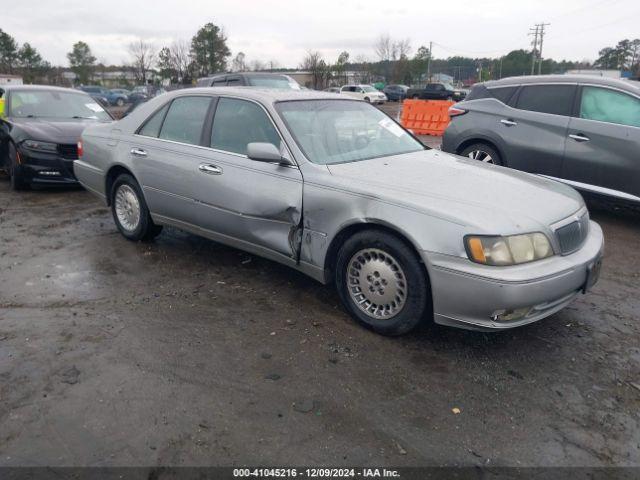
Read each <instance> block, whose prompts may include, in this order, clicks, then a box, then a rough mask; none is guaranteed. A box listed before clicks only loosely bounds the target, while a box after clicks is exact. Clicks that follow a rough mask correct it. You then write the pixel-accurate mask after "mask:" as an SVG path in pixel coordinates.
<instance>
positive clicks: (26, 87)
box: [0, 85, 86, 95]
mask: <svg viewBox="0 0 640 480" xmlns="http://www.w3.org/2000/svg"><path fill="white" fill-rule="evenodd" d="M0 89H2V90H4V91H5V92H10V91H11V90H49V91H52V92H67V93H69V92H71V93H77V94H78V95H86V93H85V92H83V91H82V90H77V89H75V88H65V87H54V86H51V85H0Z"/></svg>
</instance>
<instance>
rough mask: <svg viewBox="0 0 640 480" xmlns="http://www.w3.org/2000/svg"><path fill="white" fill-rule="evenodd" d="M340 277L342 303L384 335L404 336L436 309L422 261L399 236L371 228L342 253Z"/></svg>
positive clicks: (337, 276)
mask: <svg viewBox="0 0 640 480" xmlns="http://www.w3.org/2000/svg"><path fill="white" fill-rule="evenodd" d="M335 282H336V287H337V289H338V294H339V295H340V299H341V300H342V303H343V304H344V306H345V307H346V309H347V310H348V312H349V313H350V314H351V316H352V317H354V318H355V319H356V320H357V321H358V322H360V323H361V324H362V325H364V326H366V327H368V328H371V329H372V330H374V331H376V332H377V333H380V334H382V335H391V336H395V335H402V334H404V333H407V332H409V331H410V330H412V329H413V328H415V327H416V326H417V325H418V324H419V323H420V322H421V321H422V320H423V319H424V317H425V314H426V313H428V312H431V290H430V286H429V280H428V278H427V275H426V273H425V271H424V268H423V266H422V262H421V261H420V259H419V258H418V256H417V255H416V254H415V252H414V251H413V249H412V248H411V247H409V246H408V245H407V244H405V243H404V242H403V241H402V240H400V239H399V238H397V237H396V236H394V235H392V234H390V233H386V232H381V231H377V230H365V231H362V232H359V233H356V234H355V235H353V236H352V237H351V238H349V239H348V240H347V241H346V242H345V243H344V245H343V246H342V247H341V249H340V252H339V253H338V258H337V264H336V269H335Z"/></svg>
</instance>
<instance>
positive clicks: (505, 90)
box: [489, 86, 518, 105]
mask: <svg viewBox="0 0 640 480" xmlns="http://www.w3.org/2000/svg"><path fill="white" fill-rule="evenodd" d="M516 90H518V87H517V86H513V87H497V88H490V89H489V92H490V93H491V96H492V97H493V98H495V99H497V100H500V101H501V102H502V103H504V104H505V105H506V104H507V103H509V100H511V97H512V96H513V94H514V93H515V92H516Z"/></svg>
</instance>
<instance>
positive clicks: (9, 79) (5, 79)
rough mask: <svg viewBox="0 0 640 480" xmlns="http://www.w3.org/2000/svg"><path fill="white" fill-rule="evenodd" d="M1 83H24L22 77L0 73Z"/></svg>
mask: <svg viewBox="0 0 640 480" xmlns="http://www.w3.org/2000/svg"><path fill="white" fill-rule="evenodd" d="M0 85H22V77H21V76H20V75H9V74H5V73H0Z"/></svg>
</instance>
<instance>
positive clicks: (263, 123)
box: [211, 98, 280, 155]
mask: <svg viewBox="0 0 640 480" xmlns="http://www.w3.org/2000/svg"><path fill="white" fill-rule="evenodd" d="M251 142H267V143H273V144H274V145H275V146H276V147H280V136H279V135H278V132H277V131H276V129H275V127H274V126H273V124H272V123H271V120H270V119H269V117H268V116H267V114H266V113H265V112H264V110H263V109H262V108H261V107H260V106H258V105H256V104H255V103H253V102H249V101H246V100H237V99H234V98H221V99H220V100H219V101H218V107H217V108H216V114H215V117H214V119H213V128H212V131H211V148H216V149H218V150H224V151H225V152H234V153H241V154H243V155H246V154H247V144H249V143H251Z"/></svg>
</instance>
